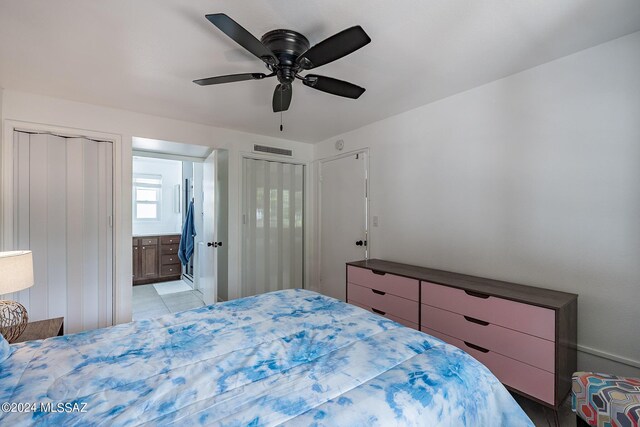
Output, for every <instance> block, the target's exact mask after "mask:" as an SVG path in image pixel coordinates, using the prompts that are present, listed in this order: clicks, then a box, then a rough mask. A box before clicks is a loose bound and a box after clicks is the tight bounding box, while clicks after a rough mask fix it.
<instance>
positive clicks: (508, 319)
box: [422, 282, 556, 341]
mask: <svg viewBox="0 0 640 427" xmlns="http://www.w3.org/2000/svg"><path fill="white" fill-rule="evenodd" d="M422 303H423V304H427V305H430V306H433V307H438V308H442V309H445V310H448V311H453V312H455V313H458V314H462V315H465V316H470V317H473V318H475V319H480V320H484V321H486V322H489V323H492V324H495V325H500V326H504V327H505V328H509V329H514V330H516V331H520V332H524V333H527V334H530V335H535V336H537V337H540V338H544V339H546V340H549V341H555V334H556V326H555V321H556V320H555V311H554V310H550V309H548V308H542V307H538V306H535V305H528V304H523V303H520V302H516V301H510V300H506V299H503V298H498V297H493V296H483V295H474V294H472V293H467V292H466V291H464V290H462V289H457V288H451V287H448V286H442V285H436V284H435V283H429V282H422Z"/></svg>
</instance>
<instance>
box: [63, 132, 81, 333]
mask: <svg viewBox="0 0 640 427" xmlns="http://www.w3.org/2000/svg"><path fill="white" fill-rule="evenodd" d="M66 174H67V194H69V195H73V196H72V197H67V236H66V239H67V260H66V263H67V307H69V310H67V315H66V317H65V322H64V323H65V327H66V328H67V332H68V333H74V332H80V331H81V330H82V329H83V322H82V311H83V309H82V306H83V301H84V289H83V283H84V273H83V264H84V263H83V260H84V239H83V238H78V236H83V235H84V144H83V142H82V139H80V138H70V139H68V140H67V170H66Z"/></svg>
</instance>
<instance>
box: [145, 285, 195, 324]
mask: <svg viewBox="0 0 640 427" xmlns="http://www.w3.org/2000/svg"><path fill="white" fill-rule="evenodd" d="M203 305H205V304H204V302H203V301H202V293H201V292H200V291H193V290H191V291H184V292H176V293H171V294H165V295H159V294H158V292H157V291H156V289H155V288H154V287H153V285H138V286H134V287H133V320H140V319H152V318H154V317H159V316H163V315H165V314H169V313H177V312H178V311H184V310H189V309H191V308H196V307H202V306H203Z"/></svg>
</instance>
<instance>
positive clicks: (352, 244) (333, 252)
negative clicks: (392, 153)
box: [319, 152, 367, 301]
mask: <svg viewBox="0 0 640 427" xmlns="http://www.w3.org/2000/svg"><path fill="white" fill-rule="evenodd" d="M366 185H367V159H366V153H364V152H363V153H358V154H353V155H349V156H345V157H340V158H337V159H333V160H329V161H324V162H322V163H320V277H319V279H320V292H322V293H323V294H325V295H329V296H331V297H334V298H338V299H340V300H343V301H344V300H345V298H346V292H345V287H346V283H345V281H346V276H345V272H346V267H345V263H346V262H349V261H358V260H361V259H364V258H366V256H367V246H366V244H367V198H366V191H367V188H366Z"/></svg>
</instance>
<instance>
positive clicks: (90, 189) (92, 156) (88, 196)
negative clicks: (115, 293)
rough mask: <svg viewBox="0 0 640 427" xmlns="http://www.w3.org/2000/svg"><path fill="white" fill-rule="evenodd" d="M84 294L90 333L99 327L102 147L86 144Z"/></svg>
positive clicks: (84, 308)
mask: <svg viewBox="0 0 640 427" xmlns="http://www.w3.org/2000/svg"><path fill="white" fill-rule="evenodd" d="M83 144H84V233H83V234H84V236H83V237H84V243H85V245H84V265H83V266H84V269H83V273H84V277H83V284H84V292H83V298H82V309H83V310H82V322H83V326H84V328H86V329H95V328H97V327H98V318H97V317H98V316H97V313H98V303H99V295H98V283H99V282H98V280H99V277H98V263H99V262H100V258H99V257H100V251H99V242H100V240H99V239H100V236H99V233H98V230H99V227H100V223H99V220H98V219H99V214H98V212H99V209H98V208H99V206H98V174H97V171H98V146H97V144H87V143H84V141H83Z"/></svg>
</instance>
